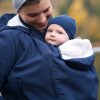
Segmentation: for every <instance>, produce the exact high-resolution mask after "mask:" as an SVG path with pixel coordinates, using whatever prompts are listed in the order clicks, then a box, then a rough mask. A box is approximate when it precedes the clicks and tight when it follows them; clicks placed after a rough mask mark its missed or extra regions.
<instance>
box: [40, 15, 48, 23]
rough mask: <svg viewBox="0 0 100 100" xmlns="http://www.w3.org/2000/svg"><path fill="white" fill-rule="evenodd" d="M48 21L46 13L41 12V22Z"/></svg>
mask: <svg viewBox="0 0 100 100" xmlns="http://www.w3.org/2000/svg"><path fill="white" fill-rule="evenodd" d="M46 21H47V17H46V15H45V14H41V15H40V17H39V23H40V24H45V23H46Z"/></svg>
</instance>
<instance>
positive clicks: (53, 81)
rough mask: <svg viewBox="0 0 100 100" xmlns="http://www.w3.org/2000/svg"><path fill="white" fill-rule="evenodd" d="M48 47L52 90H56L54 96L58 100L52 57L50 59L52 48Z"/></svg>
mask: <svg viewBox="0 0 100 100" xmlns="http://www.w3.org/2000/svg"><path fill="white" fill-rule="evenodd" d="M46 45H47V52H48V66H49V69H50V74H51V79H50V80H51V84H52V88H53V90H54V96H55V100H57V92H56V90H57V89H56V84H55V79H54V72H53V68H52V57H50V53H51V51H50V48H49V47H48V46H49V45H48V44H46Z"/></svg>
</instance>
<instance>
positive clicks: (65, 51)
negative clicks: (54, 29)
mask: <svg viewBox="0 0 100 100" xmlns="http://www.w3.org/2000/svg"><path fill="white" fill-rule="evenodd" d="M59 49H60V52H61V55H62V58H63V59H65V60H67V59H73V58H85V57H89V56H91V55H93V49H92V45H91V43H90V41H89V40H88V39H79V38H76V39H73V40H69V41H66V42H65V43H63V44H62V45H61V46H59Z"/></svg>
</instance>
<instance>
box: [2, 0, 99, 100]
mask: <svg viewBox="0 0 100 100" xmlns="http://www.w3.org/2000/svg"><path fill="white" fill-rule="evenodd" d="M13 4H14V8H15V9H16V11H17V15H15V16H14V17H12V18H11V17H9V18H10V19H9V18H8V17H7V15H5V16H6V19H5V18H3V16H2V19H3V21H4V20H6V21H5V22H4V23H2V24H0V25H1V26H2V27H1V29H0V92H1V94H2V96H3V99H4V100H96V99H97V87H98V81H97V75H96V72H95V68H94V66H91V69H89V70H86V71H80V70H75V69H72V68H70V66H69V65H68V63H65V61H63V60H62V59H61V58H60V53H59V50H58V49H57V48H56V47H55V46H52V45H48V44H46V43H45V40H44V30H45V28H46V27H47V24H48V20H49V18H50V17H51V16H52V6H51V3H50V0H13ZM8 19H9V20H8ZM3 21H2V22H3ZM6 22H7V23H6ZM72 79H74V80H73V81H72ZM77 81H79V83H78V84H76V82H77ZM92 90H93V91H92Z"/></svg>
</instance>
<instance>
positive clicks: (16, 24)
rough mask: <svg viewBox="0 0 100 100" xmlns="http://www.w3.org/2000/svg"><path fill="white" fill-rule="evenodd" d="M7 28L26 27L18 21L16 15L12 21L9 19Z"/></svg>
mask: <svg viewBox="0 0 100 100" xmlns="http://www.w3.org/2000/svg"><path fill="white" fill-rule="evenodd" d="M7 26H23V27H26V26H24V25H23V24H22V23H21V21H20V20H19V15H16V16H14V17H13V18H12V19H10V20H9V21H8V23H7Z"/></svg>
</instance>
